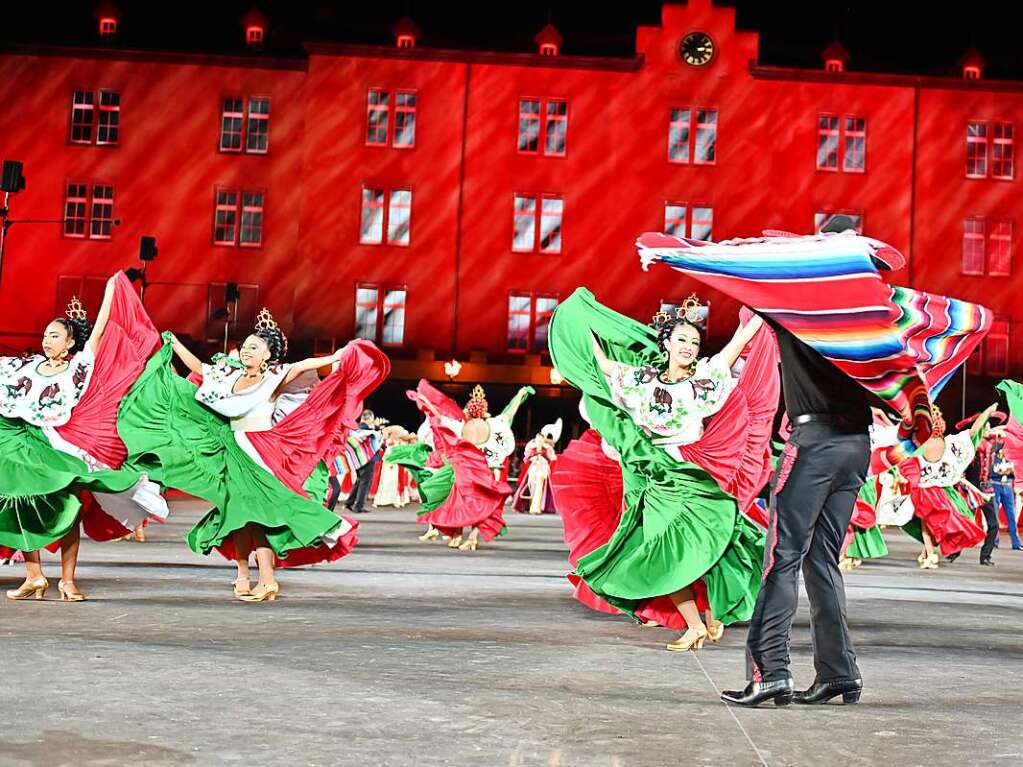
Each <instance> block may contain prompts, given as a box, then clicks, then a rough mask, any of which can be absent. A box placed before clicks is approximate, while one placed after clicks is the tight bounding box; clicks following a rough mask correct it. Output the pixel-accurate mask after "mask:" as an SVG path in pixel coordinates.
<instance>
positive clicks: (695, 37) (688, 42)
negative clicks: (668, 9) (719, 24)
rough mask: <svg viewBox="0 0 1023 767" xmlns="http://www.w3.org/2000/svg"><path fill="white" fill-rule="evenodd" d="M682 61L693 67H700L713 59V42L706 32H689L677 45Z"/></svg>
mask: <svg viewBox="0 0 1023 767" xmlns="http://www.w3.org/2000/svg"><path fill="white" fill-rule="evenodd" d="M678 53H679V55H680V56H681V57H682V61H684V62H685V63H686V64H689V65H691V66H694V67H702V66H703V65H704V64H707V63H708V62H710V60H711V59H712V58H714V41H713V40H711V39H710V36H709V35H708V34H707V33H706V32H690V33H689V34H688V35H686V36H685V37H683V38H682V42H680V43H679V44H678Z"/></svg>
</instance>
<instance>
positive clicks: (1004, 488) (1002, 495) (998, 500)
mask: <svg viewBox="0 0 1023 767" xmlns="http://www.w3.org/2000/svg"><path fill="white" fill-rule="evenodd" d="M992 487H993V488H994V491H995V497H994V505H995V514H996V515H997V514H998V509H999V508H1000V507H1001V508H1004V509H1005V521H1006V522H1007V523H1008V525H1009V537H1010V538H1011V539H1012V548H1014V549H1018V548H1020V543H1019V533H1018V532H1017V531H1016V498H1015V497H1014V496H1013V494H1012V485H1003V484H1001V483H999V482H994V483H992Z"/></svg>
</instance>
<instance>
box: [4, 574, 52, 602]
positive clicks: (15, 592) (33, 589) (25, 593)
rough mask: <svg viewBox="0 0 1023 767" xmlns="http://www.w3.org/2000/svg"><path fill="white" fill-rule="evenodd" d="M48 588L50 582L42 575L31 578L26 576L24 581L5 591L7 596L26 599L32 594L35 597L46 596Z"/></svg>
mask: <svg viewBox="0 0 1023 767" xmlns="http://www.w3.org/2000/svg"><path fill="white" fill-rule="evenodd" d="M48 588H50V582H49V581H48V580H46V578H44V577H42V576H40V577H38V578H34V579H32V580H29V579H28V578H26V579H25V582H24V583H23V584H21V585H20V586H18V588H16V589H11V590H10V591H8V592H7V598H8V599H28V598H29V597H30V596H32V595H33V594H34V595H35V598H36V599H42V598H43V597H44V596H46V590H47V589H48Z"/></svg>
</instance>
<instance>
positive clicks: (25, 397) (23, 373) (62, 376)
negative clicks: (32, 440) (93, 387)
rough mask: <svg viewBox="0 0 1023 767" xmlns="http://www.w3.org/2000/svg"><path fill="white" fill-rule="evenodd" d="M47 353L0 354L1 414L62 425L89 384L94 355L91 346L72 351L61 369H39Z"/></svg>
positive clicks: (46, 423)
mask: <svg viewBox="0 0 1023 767" xmlns="http://www.w3.org/2000/svg"><path fill="white" fill-rule="evenodd" d="M44 362H46V357H44V356H43V355H41V354H33V355H30V356H26V357H0V415H2V416H4V417H5V418H20V419H21V420H23V421H27V422H28V423H30V424H33V425H34V426H41V427H46V426H51V427H52V426H63V425H64V424H66V423H67V422H68V421H69V420H70V419H71V413H72V411H73V410H74V409H75V405H77V404H78V402H79V400H81V398H82V395H83V394H85V391H86V389H87V388H88V387H89V381H90V380H91V379H92V372H93V370H94V369H95V367H96V357H95V355H94V354H93V352H92V348H91V347H89V346H86V347H85V349H83V350H82V351H80V352H78V353H77V354H75V355H72V356H71V358H70V359H69V364H68V366H67V367H66V368H64V370H62V371H61V372H59V373H56V374H53V375H47V374H46V373H44V372H42V371H41V369H40V366H41V365H42V364H43V363H44Z"/></svg>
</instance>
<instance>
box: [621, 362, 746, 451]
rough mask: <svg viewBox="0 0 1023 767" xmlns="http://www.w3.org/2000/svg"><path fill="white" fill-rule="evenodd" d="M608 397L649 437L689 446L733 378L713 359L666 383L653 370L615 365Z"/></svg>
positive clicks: (722, 401)
mask: <svg viewBox="0 0 1023 767" xmlns="http://www.w3.org/2000/svg"><path fill="white" fill-rule="evenodd" d="M609 384H610V387H611V397H612V399H613V400H614V402H615V403H616V404H617V405H619V406H620V407H621V408H623V409H624V410H626V411H627V412H628V413H629V414H630V415H631V416H632V418H633V420H635V422H636V423H637V424H638V425H639V426H640V427H642V428H643V429H645V430H646V431H647V432H648V433H650V434H651V435H654V436H656V437H669V438H673V439H677V441H678V444H689V443H692V442H695V441H697V440H698V439H699V438H700V437H701V436H702V435H703V419H704V418H706V417H708V416H711V415H713V414H714V413H716V412H717V411H718V410H720V409H721V407H722V406H723V405H724V404H725V400H726V399H727V398H728V395H729V394H730V393H731V391H732V389H733V388H735V379H733V378H732V374H731V371H730V370H729V369H728V368H727V367H726V366H725V364H724V362H723V361H722V360H720V359H719V358H717V357H712V358H710V359H706V358H705V359H701V360H700V361H699V362H697V364H696V370H695V371H694V373H693V375H692V377H690V378H688V379H686V380H684V381H678V382H676V383H667V382H665V381H663V380H662V379H661V378H660V377H659V375H658V370H657V368H655V367H653V366H650V365H646V366H642V367H631V366H629V365H624V364H622V363H615V364H614V368H613V370H612V373H611V377H610V380H609Z"/></svg>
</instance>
